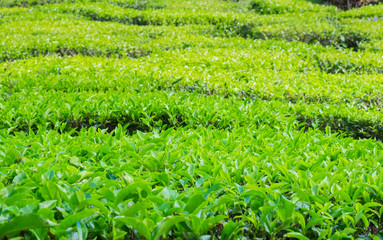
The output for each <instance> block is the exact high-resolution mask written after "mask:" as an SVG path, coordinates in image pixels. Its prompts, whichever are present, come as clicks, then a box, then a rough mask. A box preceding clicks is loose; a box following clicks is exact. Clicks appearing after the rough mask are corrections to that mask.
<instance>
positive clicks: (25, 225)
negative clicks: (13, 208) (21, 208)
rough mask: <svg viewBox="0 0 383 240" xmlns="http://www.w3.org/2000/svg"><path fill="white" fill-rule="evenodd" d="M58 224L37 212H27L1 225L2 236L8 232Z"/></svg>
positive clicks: (0, 234)
mask: <svg viewBox="0 0 383 240" xmlns="http://www.w3.org/2000/svg"><path fill="white" fill-rule="evenodd" d="M54 226H57V224H55V223H52V222H51V221H49V220H46V219H45V218H43V217H42V216H40V215H37V214H27V215H23V216H18V217H15V218H13V219H12V220H11V221H10V222H8V223H4V224H1V225H0V238H1V237H4V236H5V235H7V234H10V233H14V232H20V231H23V230H29V229H34V228H47V227H54Z"/></svg>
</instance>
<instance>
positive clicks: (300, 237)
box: [284, 232, 310, 240]
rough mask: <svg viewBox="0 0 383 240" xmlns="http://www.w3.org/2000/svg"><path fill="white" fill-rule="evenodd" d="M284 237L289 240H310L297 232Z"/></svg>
mask: <svg viewBox="0 0 383 240" xmlns="http://www.w3.org/2000/svg"><path fill="white" fill-rule="evenodd" d="M284 236H285V237H289V238H297V239H300V240H310V239H309V238H307V237H305V236H303V235H302V234H301V233H297V232H290V233H286V234H285V235H284Z"/></svg>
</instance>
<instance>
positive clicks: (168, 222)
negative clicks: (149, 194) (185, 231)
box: [152, 216, 189, 240]
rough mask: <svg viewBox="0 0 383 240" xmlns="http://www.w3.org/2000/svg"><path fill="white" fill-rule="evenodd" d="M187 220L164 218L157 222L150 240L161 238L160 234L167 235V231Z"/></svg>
mask: <svg viewBox="0 0 383 240" xmlns="http://www.w3.org/2000/svg"><path fill="white" fill-rule="evenodd" d="M188 220H189V219H188V218H187V217H183V216H170V217H166V218H165V219H164V220H162V221H161V222H159V223H158V224H157V226H156V228H155V229H154V231H153V234H152V239H153V240H157V239H159V238H160V237H161V235H162V234H167V233H168V232H169V230H170V229H171V228H172V227H173V226H174V225H176V224H177V223H180V222H185V221H188Z"/></svg>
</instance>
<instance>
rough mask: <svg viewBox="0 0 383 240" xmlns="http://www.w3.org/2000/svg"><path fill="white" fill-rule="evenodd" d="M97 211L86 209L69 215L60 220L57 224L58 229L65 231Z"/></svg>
mask: <svg viewBox="0 0 383 240" xmlns="http://www.w3.org/2000/svg"><path fill="white" fill-rule="evenodd" d="M96 213H97V212H96V210H93V209H86V210H84V211H81V212H78V213H75V214H73V215H69V216H67V217H66V218H64V219H63V220H62V221H61V222H60V224H59V225H58V226H57V230H58V231H61V232H62V231H64V232H65V231H66V230H67V229H68V228H69V227H71V226H73V225H74V224H76V223H77V222H78V221H81V220H82V219H84V218H88V217H90V216H92V215H94V214H96Z"/></svg>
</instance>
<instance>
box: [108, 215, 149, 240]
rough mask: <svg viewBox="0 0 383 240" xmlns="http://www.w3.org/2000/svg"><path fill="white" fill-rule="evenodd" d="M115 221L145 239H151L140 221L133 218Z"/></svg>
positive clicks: (146, 227) (147, 230)
mask: <svg viewBox="0 0 383 240" xmlns="http://www.w3.org/2000/svg"><path fill="white" fill-rule="evenodd" d="M115 220H116V222H117V223H123V224H126V225H128V226H130V227H132V228H134V229H136V230H137V231H138V232H139V233H140V234H142V236H144V237H145V238H146V239H150V238H151V234H150V231H149V228H148V226H147V225H146V224H145V223H144V222H143V221H141V220H140V219H138V218H134V217H116V218H115Z"/></svg>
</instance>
